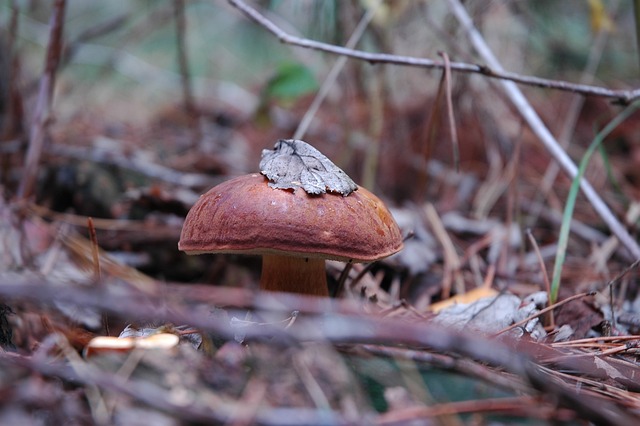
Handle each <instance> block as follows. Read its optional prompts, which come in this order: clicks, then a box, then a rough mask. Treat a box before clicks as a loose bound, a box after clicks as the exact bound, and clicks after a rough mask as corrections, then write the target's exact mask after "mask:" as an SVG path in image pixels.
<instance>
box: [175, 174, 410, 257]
mask: <svg viewBox="0 0 640 426" xmlns="http://www.w3.org/2000/svg"><path fill="white" fill-rule="evenodd" d="M267 183H268V179H267V178H265V177H264V176H262V175H260V174H252V175H245V176H240V177H237V178H234V179H231V180H229V181H226V182H224V183H222V184H220V185H218V186H215V187H214V188H212V189H211V190H209V191H208V192H207V193H205V194H204V195H202V196H201V197H200V199H199V200H198V201H197V202H196V204H195V205H194V206H193V207H192V208H191V210H190V211H189V213H188V214H187V217H186V219H185V222H184V225H183V227H182V234H181V236H180V242H179V243H178V248H179V249H180V250H183V251H185V252H186V253H188V254H202V253H246V254H284V255H289V256H300V257H323V258H326V259H334V260H341V261H346V262H372V261H375V260H379V259H382V258H385V257H387V256H389V255H391V254H393V253H396V252H397V251H399V250H400V249H401V248H402V236H401V234H400V229H399V228H398V225H397V224H396V222H395V220H394V219H393V217H392V216H391V213H390V212H389V210H388V209H387V208H386V207H385V205H384V204H383V203H382V201H380V199H379V198H378V197H376V196H375V195H373V194H372V193H371V192H369V191H367V190H366V189H364V188H361V187H360V188H358V190H357V191H355V192H352V193H351V194H349V195H348V196H346V197H344V196H342V195H339V194H331V193H327V194H322V195H309V194H307V193H306V192H304V190H302V189H301V188H297V189H295V190H282V189H273V188H271V187H269V185H268V184H267Z"/></svg>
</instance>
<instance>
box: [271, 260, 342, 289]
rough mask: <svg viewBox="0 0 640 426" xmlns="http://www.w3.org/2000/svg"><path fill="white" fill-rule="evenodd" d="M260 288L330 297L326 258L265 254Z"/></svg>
mask: <svg viewBox="0 0 640 426" xmlns="http://www.w3.org/2000/svg"><path fill="white" fill-rule="evenodd" d="M260 289H262V290H267V291H286V292H290V293H300V294H307V295H310V296H323V297H329V290H328V289H327V275H326V271H325V268H324V259H314V258H308V257H295V256H280V255H273V254H265V255H263V256H262V277H261V278H260Z"/></svg>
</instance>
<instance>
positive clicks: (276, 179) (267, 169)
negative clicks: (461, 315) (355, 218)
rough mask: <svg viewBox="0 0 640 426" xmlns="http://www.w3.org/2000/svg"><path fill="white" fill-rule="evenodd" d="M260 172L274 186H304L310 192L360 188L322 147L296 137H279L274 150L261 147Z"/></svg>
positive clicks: (347, 192)
mask: <svg viewBox="0 0 640 426" xmlns="http://www.w3.org/2000/svg"><path fill="white" fill-rule="evenodd" d="M260 173H262V174H263V175H265V176H266V177H267V178H268V179H269V181H270V182H269V186H271V187H272V188H278V189H295V188H302V189H304V190H305V191H306V192H307V193H308V194H324V193H325V192H327V191H329V192H337V193H339V194H342V195H344V196H345V197H346V196H347V195H349V194H351V193H352V192H353V191H355V190H356V189H358V185H356V184H355V182H354V181H353V180H351V178H350V177H349V176H348V175H347V174H346V173H345V172H344V171H342V169H340V168H339V167H338V166H336V165H335V164H333V163H332V162H331V160H329V159H328V158H327V157H325V156H324V155H323V154H322V153H321V152H320V151H318V150H317V149H315V148H314V147H312V146H311V145H309V144H308V143H306V142H304V141H301V140H296V139H280V140H279V141H278V142H276V145H275V147H274V148H273V150H269V149H264V150H262V160H260Z"/></svg>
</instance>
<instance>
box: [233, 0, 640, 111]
mask: <svg viewBox="0 0 640 426" xmlns="http://www.w3.org/2000/svg"><path fill="white" fill-rule="evenodd" d="M228 1H229V3H230V4H231V5H233V6H235V7H236V8H238V9H239V10H240V11H242V12H243V13H244V14H245V15H246V16H247V17H249V18H250V19H251V20H253V21H255V22H256V23H258V24H259V25H261V26H262V27H264V28H266V29H267V30H268V31H269V32H271V33H272V34H273V35H275V36H276V37H277V38H278V39H279V40H280V41H281V42H283V43H287V44H292V45H295V46H300V47H305V48H308V49H315V50H320V51H323V52H328V53H334V54H336V55H341V56H347V57H350V58H354V59H360V60H363V61H367V62H370V63H372V64H394V65H405V66H412V67H420V68H428V69H444V68H445V63H444V61H434V60H432V59H427V58H417V57H414V56H403V55H391V54H387V53H370V52H363V51H361V50H354V49H349V48H347V47H342V46H336V45H333V44H328V43H322V42H319V41H315V40H309V39H307V38H302V37H297V36H293V35H291V34H289V33H287V32H286V31H284V30H283V29H281V28H280V27H278V26H277V25H276V24H275V23H273V21H270V20H269V19H267V18H266V17H265V16H264V15H262V14H261V13H260V12H258V11H257V10H256V9H254V8H252V7H251V6H249V5H247V4H246V3H245V2H244V1H242V0H228ZM449 67H450V69H451V70H452V71H458V72H463V73H471V74H482V75H484V76H486V77H491V78H497V79H501V80H509V81H513V82H515V83H520V84H525V85H528V86H535V87H542V88H546V89H556V90H562V91H567V92H574V93H580V94H582V95H590V96H599V97H604V98H611V99H614V100H615V101H616V102H619V103H621V104H629V103H631V102H632V101H634V100H635V99H637V98H640V89H634V90H612V89H607V88H604V87H598V86H591V85H587V84H577V83H571V82H568V81H561V80H551V79H546V78H540V77H535V76H527V75H521V74H518V73H514V72H508V71H504V70H502V69H496V68H492V67H491V66H486V65H478V64H468V63H464V62H450V63H449Z"/></svg>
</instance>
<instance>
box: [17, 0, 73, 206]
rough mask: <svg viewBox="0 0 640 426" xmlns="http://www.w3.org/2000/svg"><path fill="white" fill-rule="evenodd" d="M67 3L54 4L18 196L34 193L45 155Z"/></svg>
mask: <svg viewBox="0 0 640 426" xmlns="http://www.w3.org/2000/svg"><path fill="white" fill-rule="evenodd" d="M66 5H67V3H66V1H65V0H56V2H55V4H54V5H53V11H52V12H51V22H50V24H49V25H50V30H49V44H48V46H47V59H46V63H45V68H44V72H43V73H42V77H41V79H40V90H39V93H38V102H37V104H36V108H35V114H34V121H33V127H32V129H31V135H30V138H29V149H28V151H27V159H26V162H25V167H24V175H23V178H22V181H21V182H20V187H19V188H18V197H19V198H23V199H24V198H28V197H30V196H31V195H32V193H33V190H34V187H35V184H36V180H37V175H38V163H39V162H40V157H41V155H42V149H43V147H44V141H45V136H46V133H47V127H48V123H49V119H50V110H51V104H52V103H53V88H54V87H55V81H56V71H57V69H58V64H59V62H60V56H61V53H62V44H63V40H62V35H63V29H64V15H65V8H66Z"/></svg>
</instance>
